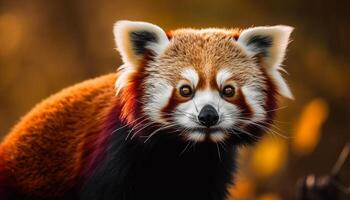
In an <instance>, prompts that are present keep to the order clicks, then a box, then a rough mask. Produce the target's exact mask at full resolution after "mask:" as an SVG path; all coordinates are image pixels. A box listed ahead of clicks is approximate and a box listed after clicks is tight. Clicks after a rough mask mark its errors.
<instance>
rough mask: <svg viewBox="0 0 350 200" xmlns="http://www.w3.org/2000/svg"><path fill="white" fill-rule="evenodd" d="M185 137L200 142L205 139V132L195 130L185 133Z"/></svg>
mask: <svg viewBox="0 0 350 200" xmlns="http://www.w3.org/2000/svg"><path fill="white" fill-rule="evenodd" d="M186 137H187V139H188V140H192V141H195V142H202V141H204V139H205V134H203V133H200V132H197V131H195V132H192V133H186Z"/></svg>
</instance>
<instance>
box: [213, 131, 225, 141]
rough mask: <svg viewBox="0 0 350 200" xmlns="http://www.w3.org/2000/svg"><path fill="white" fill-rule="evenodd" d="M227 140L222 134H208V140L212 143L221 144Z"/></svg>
mask: <svg viewBox="0 0 350 200" xmlns="http://www.w3.org/2000/svg"><path fill="white" fill-rule="evenodd" d="M226 138H227V135H226V134H225V133H223V132H215V133H211V134H210V139H211V140H212V141H213V142H221V141H223V140H225V139H226Z"/></svg>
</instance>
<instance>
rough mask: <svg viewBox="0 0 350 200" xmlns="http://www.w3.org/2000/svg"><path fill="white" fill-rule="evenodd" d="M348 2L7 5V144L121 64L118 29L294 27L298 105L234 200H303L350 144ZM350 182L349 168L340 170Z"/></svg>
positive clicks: (0, 110)
mask: <svg viewBox="0 0 350 200" xmlns="http://www.w3.org/2000/svg"><path fill="white" fill-rule="evenodd" d="M348 8H349V5H346V1H343V2H341V1H337V2H334V1H328V2H323V1H322V0H321V1H320V0H309V1H301V0H299V1H295V0H284V1H277V0H265V1H252V0H250V1H234V0H221V1H210V0H177V1H170V0H167V1H166V0H152V1H135V0H128V1H121V0H114V1H112V0H99V1H93V0H85V1H82V0H60V1H46V0H31V1H21V0H18V1H9V0H0V138H2V137H3V136H4V135H5V134H6V133H7V132H8V131H9V130H10V129H11V127H12V126H13V125H14V124H15V123H16V122H17V121H18V120H19V119H20V117H21V116H22V115H23V114H25V113H26V112H28V111H29V110H30V109H31V108H32V107H33V106H34V105H35V104H36V103H38V102H39V101H40V100H42V99H44V98H45V97H47V96H48V95H50V94H53V93H55V92H57V91H59V90H60V89H62V88H64V87H66V86H69V85H71V84H74V83H77V82H80V81H82V80H85V79H88V78H92V77H96V76H99V75H103V74H105V73H110V72H113V71H115V70H116V69H117V67H118V66H119V65H120V64H121V60H120V57H119V55H118V53H117V52H116V51H115V49H114V48H115V45H114V39H113V35H112V26H113V23H114V22H115V21H117V20H120V19H129V20H141V21H148V22H151V23H155V24H158V25H160V26H161V27H163V28H164V29H165V30H170V29H176V28H180V27H193V28H204V27H240V28H247V27H250V26H256V25H276V24H286V25H291V26H294V27H295V31H294V32H293V34H292V40H293V41H292V42H291V43H290V46H289V50H288V52H287V60H286V61H285V62H284V64H285V69H287V71H288V74H286V76H285V77H286V79H287V80H288V82H289V84H290V86H291V88H292V91H293V92H294V95H295V97H296V100H295V101H289V100H288V101H287V100H282V105H281V109H280V110H279V112H278V113H279V114H278V118H277V121H276V124H275V127H274V128H273V130H272V131H270V132H269V134H267V136H266V137H265V138H264V139H263V140H262V141H261V142H260V143H259V144H258V145H256V146H255V147H247V148H243V149H242V150H241V158H240V160H239V161H240V162H239V163H240V168H239V173H238V175H237V184H236V186H235V187H232V189H231V190H230V192H231V198H232V199H239V200H250V199H258V200H282V199H283V200H284V199H286V200H289V199H295V185H296V183H297V181H298V179H299V178H300V177H303V176H306V175H307V174H310V173H312V174H316V175H317V176H318V175H322V174H327V173H329V172H330V171H331V168H332V166H333V164H334V163H335V162H336V160H337V157H338V155H339V153H340V152H341V149H342V148H343V146H344V145H345V144H346V142H347V141H350V132H349V131H350V89H349V85H350V66H349V65H350V64H349V57H350V45H349V44H350V37H349V36H350V24H349V19H350V12H349V9H348ZM341 177H342V179H343V181H344V182H345V183H346V184H347V185H349V184H350V180H349V179H350V164H349V162H347V163H346V164H345V165H344V167H343V169H342V172H341Z"/></svg>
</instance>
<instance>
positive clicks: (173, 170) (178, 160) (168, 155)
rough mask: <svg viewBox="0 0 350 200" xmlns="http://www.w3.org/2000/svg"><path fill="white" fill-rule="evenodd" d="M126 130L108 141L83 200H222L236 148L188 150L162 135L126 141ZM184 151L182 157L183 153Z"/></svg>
mask: <svg viewBox="0 0 350 200" xmlns="http://www.w3.org/2000/svg"><path fill="white" fill-rule="evenodd" d="M128 132H129V129H128V128H124V129H121V130H119V131H118V132H117V133H115V134H114V135H113V136H112V139H111V141H110V146H109V148H108V150H107V152H106V157H105V160H104V162H103V163H101V165H100V166H99V167H98V168H97V169H96V171H95V172H94V174H93V175H92V177H91V178H90V179H89V180H88V182H87V183H86V185H85V187H84V189H83V191H82V193H81V199H84V200H90V199H91V200H148V199H150V200H158V199H159V200H160V199H162V200H165V199H167V200H172V199H174V200H175V199H176V200H187V199H188V200H194V199H200V200H223V199H225V197H226V195H227V187H228V186H229V184H231V183H232V181H233V175H232V174H233V172H234V171H235V168H236V165H235V157H236V147H235V145H234V144H233V143H227V144H226V146H225V148H223V147H220V146H219V148H220V149H219V150H220V155H219V154H218V147H217V146H216V144H214V143H209V142H208V143H198V144H196V145H194V146H191V145H189V146H187V150H186V151H184V149H185V148H186V145H187V144H188V143H187V142H186V141H183V140H182V139H179V137H178V136H175V135H174V134H170V133H167V132H158V133H157V134H156V135H154V136H153V137H152V138H151V139H149V140H147V141H146V142H145V140H142V139H140V138H137V137H135V138H134V139H132V140H130V139H129V140H125V138H126V137H127V134H128ZM183 151H184V152H183Z"/></svg>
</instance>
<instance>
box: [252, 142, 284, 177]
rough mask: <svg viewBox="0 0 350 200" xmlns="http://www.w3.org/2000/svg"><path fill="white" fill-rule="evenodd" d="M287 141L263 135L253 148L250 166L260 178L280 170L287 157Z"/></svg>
mask: <svg viewBox="0 0 350 200" xmlns="http://www.w3.org/2000/svg"><path fill="white" fill-rule="evenodd" d="M287 152H288V148H287V142H286V141H285V140H284V139H280V138H276V137H265V138H264V139H263V140H262V141H261V142H259V143H258V145H257V146H256V147H255V148H254V149H253V152H252V159H251V168H252V171H253V173H254V174H255V175H256V176H257V177H260V178H267V177H270V176H272V175H274V174H275V173H277V172H278V170H280V169H281V168H282V167H283V165H284V164H285V162H286V158H287Z"/></svg>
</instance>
